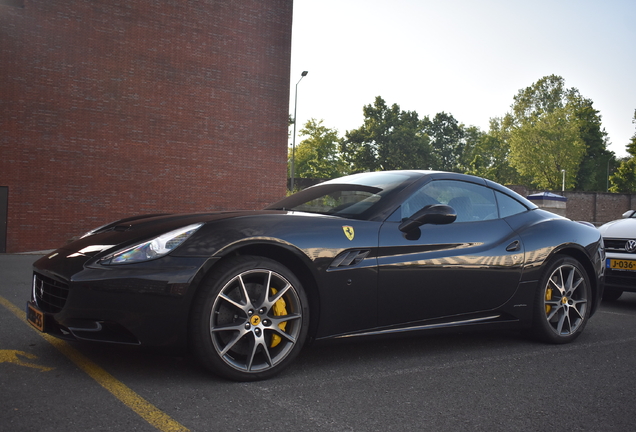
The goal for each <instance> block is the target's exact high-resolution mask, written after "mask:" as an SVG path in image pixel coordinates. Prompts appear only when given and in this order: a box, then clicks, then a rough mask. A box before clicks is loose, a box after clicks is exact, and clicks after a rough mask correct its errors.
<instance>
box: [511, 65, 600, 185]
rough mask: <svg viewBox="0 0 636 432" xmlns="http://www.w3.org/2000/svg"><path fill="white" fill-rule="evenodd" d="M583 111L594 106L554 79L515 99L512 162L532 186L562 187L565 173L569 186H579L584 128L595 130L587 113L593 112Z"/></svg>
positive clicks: (534, 85) (583, 149)
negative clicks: (529, 180)
mask: <svg viewBox="0 0 636 432" xmlns="http://www.w3.org/2000/svg"><path fill="white" fill-rule="evenodd" d="M583 107H587V108H591V101H589V100H586V99H584V98H582V97H581V95H580V94H579V92H578V90H577V89H575V88H571V89H567V88H565V83H564V80H563V78H561V77H559V76H556V75H550V76H547V77H543V78H541V79H540V80H539V81H537V82H536V83H534V84H533V85H532V86H530V87H527V88H525V89H523V90H520V91H519V93H518V94H517V95H516V96H515V97H514V103H513V105H512V113H511V116H512V121H513V122H512V129H511V133H510V140H509V144H510V164H511V165H512V166H513V167H514V168H515V169H516V170H517V171H518V173H519V174H520V175H521V176H523V177H526V178H530V179H532V183H533V185H534V186H536V187H539V188H546V189H552V190H557V189H559V186H560V185H561V182H562V173H563V171H565V173H566V185H565V186H566V187H567V188H573V187H574V186H576V181H577V178H578V174H579V167H580V166H581V163H582V161H583V159H584V158H585V156H586V154H587V152H588V145H587V143H586V142H585V141H584V140H583V138H582V136H581V135H582V134H581V130H582V129H583V130H586V129H590V128H591V126H590V125H589V123H586V122H585V119H584V118H583V113H585V114H588V115H592V116H593V114H595V113H594V112H592V111H589V110H588V111H585V110H583ZM599 124H600V123H599ZM601 142H602V143H604V141H603V140H601Z"/></svg>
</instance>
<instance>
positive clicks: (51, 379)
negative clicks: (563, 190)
mask: <svg viewBox="0 0 636 432" xmlns="http://www.w3.org/2000/svg"><path fill="white" fill-rule="evenodd" d="M37 258H39V256H37V255H0V431H7V432H9V431H11V432H14V431H34V430H37V431H41V432H42V431H60V430H64V431H68V432H73V431H156V430H166V431H167V430H171V431H177V430H192V431H252V432H255V431H267V430H272V431H300V430H302V431H382V432H385V431H416V430H417V431H633V430H636V426H634V424H635V422H636V403H635V400H636V390H635V389H636V331H635V327H636V294H624V295H623V298H621V300H619V301H617V302H613V303H604V304H603V305H602V306H601V309H600V311H599V312H598V313H597V314H596V315H595V316H594V317H593V318H592V319H591V320H590V322H589V323H588V326H587V328H586V329H585V332H584V333H583V334H582V335H581V337H580V338H579V339H578V340H576V341H575V342H574V343H572V344H569V345H561V346H553V345H544V344H540V343H537V342H534V341H531V340H528V339H526V338H524V337H523V336H521V335H520V334H518V333H516V332H507V331H500V332H489V333H467V334H453V335H430V336H429V335H425V336H419V337H408V338H400V339H383V340H380V341H377V340H376V341H363V342H355V343H347V344H345V343H330V344H320V345H314V346H311V347H309V348H308V349H305V350H304V351H303V353H301V355H300V357H299V358H298V359H297V360H296V362H295V363H294V364H293V365H292V367H290V368H289V369H288V370H287V371H285V372H284V373H283V374H282V375H280V376H278V377H276V378H274V379H272V380H269V381H263V382H257V383H233V382H228V381H224V380H221V379H219V378H216V377H215V376H214V375H211V374H209V373H208V372H206V371H205V370H204V369H202V368H201V367H199V366H198V365H197V364H196V363H195V362H194V360H193V359H192V358H191V357H190V356H189V355H188V354H187V353H158V352H150V351H144V350H138V349H130V348H122V347H117V346H113V345H82V344H68V343H66V342H64V343H59V342H58V341H57V340H56V339H55V340H53V338H44V337H42V335H41V334H40V333H39V332H38V331H36V330H35V329H33V328H32V327H31V326H30V325H29V324H27V323H26V321H25V320H24V310H25V303H26V301H27V299H28V298H29V290H30V285H31V264H32V263H33V261H35V259H37Z"/></svg>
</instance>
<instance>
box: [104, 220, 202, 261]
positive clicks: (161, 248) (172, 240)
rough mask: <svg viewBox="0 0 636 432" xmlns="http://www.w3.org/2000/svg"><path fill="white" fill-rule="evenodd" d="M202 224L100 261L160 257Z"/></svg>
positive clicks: (181, 229) (173, 248) (167, 234)
mask: <svg viewBox="0 0 636 432" xmlns="http://www.w3.org/2000/svg"><path fill="white" fill-rule="evenodd" d="M202 225H203V223H197V224H192V225H188V226H185V227H183V228H179V229H176V230H174V231H170V232H167V233H165V234H162V235H160V236H159V237H155V238H153V239H152V240H148V241H145V242H143V243H139V244H137V245H135V246H131V247H129V248H126V249H123V250H119V251H117V252H115V253H113V254H110V255H108V256H106V257H104V258H102V259H101V260H100V261H99V263H100V264H103V265H115V264H131V263H137V262H142V261H149V260H152V259H155V258H160V257H162V256H164V255H167V254H169V253H170V252H172V251H173V250H175V249H176V248H177V247H178V246H179V245H181V244H182V243H183V242H184V241H186V240H187V239H188V238H189V237H190V236H191V235H192V234H194V233H195V232H196V230H198V229H199V228H201V226H202Z"/></svg>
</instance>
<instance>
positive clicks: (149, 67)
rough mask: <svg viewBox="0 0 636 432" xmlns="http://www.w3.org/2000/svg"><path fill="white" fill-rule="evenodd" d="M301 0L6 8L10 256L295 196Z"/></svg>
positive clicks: (37, 2)
mask: <svg viewBox="0 0 636 432" xmlns="http://www.w3.org/2000/svg"><path fill="white" fill-rule="evenodd" d="M291 23H292V0H241V1H232V0H221V1H217V0H208V1H197V2H182V1H176V0H172V1H170V0H165V1H164V0H154V1H151V0H128V1H117V0H90V1H87V0H24V1H23V2H19V1H11V2H9V1H6V0H3V1H2V2H0V150H1V153H2V157H1V158H0V186H7V187H8V190H9V198H8V201H9V203H8V221H7V252H21V251H30V250H42V249H49V248H54V247H58V246H60V245H61V244H64V243H65V242H66V241H67V240H68V239H70V238H72V237H73V236H76V235H78V234H81V233H83V232H85V231H87V230H89V229H91V228H94V227H96V226H99V225H102V224H104V223H107V222H110V221H113V220H116V219H118V218H121V217H125V216H131V215H136V214H144V213H156V212H205V211H213V210H225V209H256V208H261V207H263V206H265V205H266V204H268V203H270V202H273V201H276V200H277V199H279V198H280V197H281V196H283V195H284V193H285V188H286V158H287V126H288V124H287V122H288V113H289V109H288V108H289V107H288V101H289V75H290V74H289V65H290V50H291Z"/></svg>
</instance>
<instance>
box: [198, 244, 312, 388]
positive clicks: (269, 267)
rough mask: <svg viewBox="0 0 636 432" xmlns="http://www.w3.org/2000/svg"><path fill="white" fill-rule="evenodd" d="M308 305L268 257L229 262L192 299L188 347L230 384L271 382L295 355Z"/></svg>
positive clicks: (281, 268)
mask: <svg viewBox="0 0 636 432" xmlns="http://www.w3.org/2000/svg"><path fill="white" fill-rule="evenodd" d="M308 327H309V307H308V302H307V297H306V295H305V292H304V290H303V287H302V285H301V284H300V282H299V280H298V279H297V278H296V277H295V276H294V274H293V273H292V272H291V271H290V270H289V269H287V268H286V267H285V266H283V265H281V264H280V263H278V262H276V261H273V260H271V259H269V258H263V257H255V256H240V257H235V258H231V259H230V260H228V261H227V262H225V263H223V264H221V266H220V267H219V268H218V269H216V270H215V271H214V275H213V276H212V277H211V278H209V279H208V280H207V281H206V282H205V283H204V284H203V285H202V286H201V288H200V290H199V292H198V293H197V295H196V297H195V299H194V307H193V311H192V318H191V323H190V331H191V343H192V348H193V351H194V354H195V356H196V357H197V359H198V360H199V361H200V362H201V363H202V364H203V365H204V366H205V367H206V368H208V369H209V370H211V371H212V372H214V373H215V374H217V375H220V376H222V377H225V378H228V379H231V380H234V381H256V380H263V379H267V378H271V377H273V376H274V375H276V374H278V373H280V372H281V371H282V370H283V369H285V368H286V367H287V366H288V365H289V364H290V363H291V362H292V361H293V360H294V358H295V357H296V356H297V355H298V353H299V352H300V350H301V349H302V346H303V344H304V341H305V339H306V336H307V329H308Z"/></svg>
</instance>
